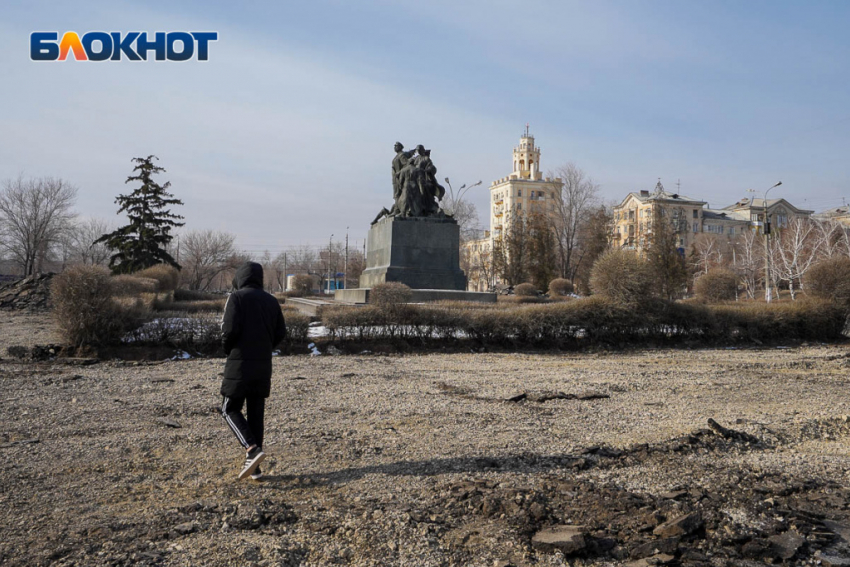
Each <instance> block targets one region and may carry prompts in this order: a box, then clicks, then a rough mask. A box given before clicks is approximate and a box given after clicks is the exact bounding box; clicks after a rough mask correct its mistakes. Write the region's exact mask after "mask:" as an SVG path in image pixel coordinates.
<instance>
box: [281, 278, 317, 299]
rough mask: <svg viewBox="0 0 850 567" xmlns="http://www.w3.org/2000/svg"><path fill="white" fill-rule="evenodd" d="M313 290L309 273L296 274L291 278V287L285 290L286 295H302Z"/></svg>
mask: <svg viewBox="0 0 850 567" xmlns="http://www.w3.org/2000/svg"><path fill="white" fill-rule="evenodd" d="M312 290H313V278H312V277H311V276H310V275H309V274H298V275H296V276H294V277H293V278H292V289H290V290H288V291H287V292H286V294H287V296H288V297H303V296H305V295H309V293H310V292H311V291H312Z"/></svg>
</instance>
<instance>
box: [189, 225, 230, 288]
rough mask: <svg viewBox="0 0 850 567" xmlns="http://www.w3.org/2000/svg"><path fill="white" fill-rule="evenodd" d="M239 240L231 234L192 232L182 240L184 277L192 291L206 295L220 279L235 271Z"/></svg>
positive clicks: (204, 231)
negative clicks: (226, 273)
mask: <svg viewBox="0 0 850 567" xmlns="http://www.w3.org/2000/svg"><path fill="white" fill-rule="evenodd" d="M235 241H236V237H235V236H234V235H233V234H231V233H229V232H221V231H214V230H191V231H189V232H187V233H185V234H184V235H182V236H181V238H180V246H181V250H180V261H181V263H182V265H183V269H182V271H181V276H182V279H183V281H184V284H185V285H186V286H187V287H188V288H189V289H192V290H201V291H206V290H207V289H209V287H210V285H211V284H212V283H213V281H214V280H215V279H216V277H217V276H219V275H220V274H222V273H224V272H225V271H227V270H228V269H231V268H233V267H234V262H235V260H234V256H235V255H236V249H235V248H234V242H235Z"/></svg>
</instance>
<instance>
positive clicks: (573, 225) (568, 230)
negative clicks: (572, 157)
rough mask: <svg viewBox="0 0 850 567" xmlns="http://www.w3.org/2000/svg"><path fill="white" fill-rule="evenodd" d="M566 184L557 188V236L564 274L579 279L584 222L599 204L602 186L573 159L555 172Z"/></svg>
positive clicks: (561, 267)
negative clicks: (574, 162) (577, 276)
mask: <svg viewBox="0 0 850 567" xmlns="http://www.w3.org/2000/svg"><path fill="white" fill-rule="evenodd" d="M554 176H555V177H560V178H561V181H562V185H561V186H560V190H559V191H556V192H555V211H556V212H557V215H556V220H555V226H554V229H555V238H556V241H557V247H558V257H559V258H558V259H559V264H560V272H561V277H564V278H568V279H570V280H572V279H575V275H576V271H577V270H578V265H579V263H580V262H581V256H582V253H583V251H582V238H581V236H582V225H583V224H584V222H586V220H587V218H588V213H589V212H590V211H591V209H593V208H595V207H597V206H598V205H599V186H598V185H596V184H595V183H594V182H593V180H592V179H590V178H589V177H587V176H586V174H585V173H584V171H582V170H581V169H580V168H579V167H577V166H576V165H575V164H573V163H568V164H567V165H565V166H562V167H560V168H559V169H558V170H557V171H556V173H555V175H554Z"/></svg>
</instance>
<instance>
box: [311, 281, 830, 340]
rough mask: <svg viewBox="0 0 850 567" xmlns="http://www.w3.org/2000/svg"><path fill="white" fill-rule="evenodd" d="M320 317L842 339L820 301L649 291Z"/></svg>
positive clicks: (365, 334)
mask: <svg viewBox="0 0 850 567" xmlns="http://www.w3.org/2000/svg"><path fill="white" fill-rule="evenodd" d="M322 319H323V322H324V324H325V326H326V327H327V328H328V330H329V331H330V332H331V336H332V337H333V338H334V339H337V340H345V339H353V340H357V341H364V340H394V339H404V340H419V341H428V340H462V339H471V340H474V341H476V342H479V343H482V344H492V345H506V346H507V345H510V346H514V347H516V346H524V345H530V346H542V347H547V348H551V347H571V346H576V345H590V344H616V345H622V344H645V343H659V342H662V343H663V342H669V341H673V342H675V341H682V340H691V341H694V340H696V341H700V342H702V343H704V344H716V343H721V344H728V343H731V342H736V341H740V340H745V341H756V342H758V341H762V342H780V341H781V342H786V341H799V340H825V341H829V340H837V339H841V338H842V330H843V328H844V319H845V315H844V310H843V309H842V308H841V307H840V306H838V305H836V304H835V303H830V302H827V301H815V300H809V301H797V302H792V303H774V304H763V303H746V304H740V303H736V304H730V305H711V306H709V305H704V304H699V303H693V302H691V303H683V302H672V301H667V300H662V299H658V298H649V299H647V300H645V301H641V302H639V303H632V304H628V303H623V302H620V301H617V300H614V299H612V298H610V297H606V296H603V295H598V294H597V295H594V296H591V297H587V298H582V299H576V300H574V301H569V302H558V303H550V304H538V305H516V306H511V307H510V308H507V309H505V308H480V307H478V306H467V307H464V306H463V305H459V304H456V303H455V304H450V305H439V304H437V305H434V304H427V305H415V304H408V305H401V306H400V308H399V309H397V310H395V311H391V310H387V309H382V308H381V307H379V306H375V305H367V306H365V307H334V308H329V309H326V310H325V311H323V314H322Z"/></svg>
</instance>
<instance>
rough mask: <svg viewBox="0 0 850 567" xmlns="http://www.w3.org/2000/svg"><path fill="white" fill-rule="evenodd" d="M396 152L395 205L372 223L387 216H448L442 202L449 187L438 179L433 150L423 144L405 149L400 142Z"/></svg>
mask: <svg viewBox="0 0 850 567" xmlns="http://www.w3.org/2000/svg"><path fill="white" fill-rule="evenodd" d="M395 153H396V155H395V157H394V158H393V162H392V174H393V200H394V201H395V203H394V204H393V207H392V209H390V210H387V209H386V208H384V209H383V210H381V212H380V213H378V216H377V217H375V220H374V221H372V224H375V223H376V222H378V221H379V220H380V219H381V218H382V217H385V216H390V217H440V218H444V217H446V216H447V215H446V214H445V213H444V212H443V210H442V209H441V208H440V205H439V201H441V200H442V199H443V196H444V195H445V194H446V190H445V188H444V187H443V186H442V185H440V184H439V183H438V182H437V168H436V166H434V162H433V161H431V150H426V149H425V147H424V146H422V145H421V144H420V145H418V146H416V149H414V150H410V151H404V146H403V145H402V144H401V142H396V143H395ZM414 155H415V157H414Z"/></svg>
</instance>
